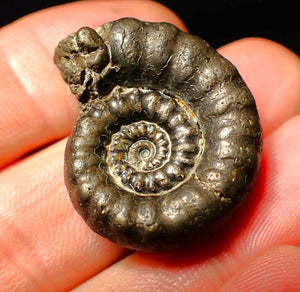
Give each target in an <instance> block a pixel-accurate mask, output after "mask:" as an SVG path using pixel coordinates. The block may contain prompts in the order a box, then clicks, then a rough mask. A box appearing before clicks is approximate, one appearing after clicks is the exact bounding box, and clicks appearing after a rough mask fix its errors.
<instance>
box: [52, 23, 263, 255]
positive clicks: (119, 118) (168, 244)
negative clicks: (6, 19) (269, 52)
mask: <svg viewBox="0 0 300 292" xmlns="http://www.w3.org/2000/svg"><path fill="white" fill-rule="evenodd" d="M55 62H56V64H57V66H58V67H59V69H60V70H61V72H62V77H63V78H64V80H65V81H66V82H67V83H68V84H69V85H70V89H71V91H72V92H73V93H74V94H75V95H76V96H77V98H78V100H79V103H80V110H81V111H80V116H79V118H78V121H77V123H76V125H75V126H74V128H73V131H72V133H71V135H70V138H69V141H68V145H67V147H66V152H65V181H66V185H67V188H68V191H69V194H70V197H71V200H72V203H73V204H74V206H75V208H76V210H77V211H78V212H79V214H80V215H81V216H82V217H83V218H84V219H85V220H86V222H87V224H88V225H89V226H90V227H91V228H92V229H93V230H94V231H95V232H97V233H99V234H100V235H102V236H104V237H106V238H108V239H110V240H112V241H114V242H116V243H118V244H121V245H123V246H126V247H130V248H134V249H139V250H144V251H158V250H166V249H170V248H178V247H182V246H185V245H187V244H190V243H192V242H197V241H200V240H201V239H203V238H205V237H207V236H208V235H209V234H210V233H212V232H213V231H215V230H217V229H218V228H219V227H220V226H222V225H223V224H224V222H225V221H226V220H227V219H228V218H229V217H230V215H231V214H232V213H233V212H234V211H235V210H236V209H237V207H238V206H239V205H241V203H242V202H243V201H244V199H245V198H246V195H247V193H248V192H249V190H250V188H251V186H252V184H253V182H254V179H255V177H256V174H257V171H258V168H259V165H260V157H261V128H260V124H259V117H258V113H257V109H256V105H255V101H254V98H253V96H252V94H251V92H250V91H249V89H248V88H247V86H246V85H245V83H244V81H243V80H242V78H241V76H240V75H239V73H238V71H237V70H236V68H235V67H234V66H233V65H232V64H231V63H230V62H229V61H228V60H226V59H225V58H223V57H222V56H221V55H219V54H218V53H217V52H216V51H215V50H214V49H213V48H211V47H210V46H209V45H208V44H207V43H206V42H205V41H204V40H202V39H201V38H199V37H197V36H193V35H190V34H187V33H184V32H182V31H180V30H179V29H177V28H176V27H175V26H173V25H171V24H168V23H151V22H142V21H140V20H137V19H133V18H124V19H120V20H117V21H113V22H109V23H106V24H104V25H103V26H101V27H99V28H97V29H96V30H93V29H91V28H87V27H83V28H81V29H80V30H79V31H78V32H76V33H73V34H70V35H69V36H68V37H67V38H66V39H64V40H62V41H61V42H60V43H59V45H58V47H57V48H56V51H55Z"/></svg>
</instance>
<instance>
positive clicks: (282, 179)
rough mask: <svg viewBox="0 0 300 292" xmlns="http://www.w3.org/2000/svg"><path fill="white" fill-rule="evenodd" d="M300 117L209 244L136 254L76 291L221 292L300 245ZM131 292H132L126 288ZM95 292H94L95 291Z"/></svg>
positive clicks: (273, 142) (268, 148)
mask: <svg viewBox="0 0 300 292" xmlns="http://www.w3.org/2000/svg"><path fill="white" fill-rule="evenodd" d="M299 143H300V116H297V117H295V118H293V119H292V120H290V121H288V122H286V123H285V124H284V125H283V126H282V127H280V128H279V129H278V130H276V131H275V132H274V133H273V134H271V135H270V136H269V137H268V138H267V139H266V143H265V150H264V159H263V164H262V169H261V172H260V174H259V177H258V180H257V181H256V183H255V185H254V188H253V190H252V192H251V194H250V195H249V198H248V200H247V201H246V202H245V204H244V205H243V206H242V208H241V209H240V210H239V212H237V213H236V214H235V216H234V217H233V218H232V220H230V222H229V223H228V224H227V225H226V226H225V227H224V228H223V230H220V231H219V233H217V234H216V235H215V236H213V237H212V238H211V239H210V240H207V241H205V242H203V243H201V244H199V245H198V246H196V247H194V248H192V249H190V250H184V251H181V250H180V251H174V252H170V253H162V254H155V255H153V254H150V255H149V254H144V253H139V252H138V253H134V254H132V255H130V256H128V257H126V258H125V259H123V260H121V261H119V262H118V263H116V264H115V265H113V266H110V267H109V268H108V269H106V270H104V271H103V272H101V273H100V274H99V275H97V276H95V277H94V278H92V279H90V280H89V281H87V282H86V283H84V284H82V285H81V286H79V287H78V290H77V292H81V291H97V290H95V289H94V287H105V288H106V290H104V291H128V290H130V291H199V290H202V291H217V290H218V289H219V288H220V287H221V286H222V285H223V284H224V283H225V282H226V281H228V279H230V278H231V277H232V276H234V275H235V274H236V273H238V272H239V271H240V270H241V269H242V268H243V267H244V266H245V265H247V264H249V263H250V262H251V261H252V260H253V259H254V258H256V257H257V256H259V255H260V254H261V253H262V252H264V251H266V250H268V249H270V248H272V247H274V246H276V245H281V244H291V245H298V244H299V243H300V225H299V224H300V214H299V210H300V193H299V191H298V190H299V189H300V181H299V178H298V170H299V168H300V157H299V155H298V152H299V146H298V145H299ZM128 287H130V288H128ZM93 289H94V290H93Z"/></svg>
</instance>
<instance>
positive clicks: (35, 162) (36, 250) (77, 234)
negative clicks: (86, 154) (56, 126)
mask: <svg viewBox="0 0 300 292" xmlns="http://www.w3.org/2000/svg"><path fill="white" fill-rule="evenodd" d="M64 147H65V141H62V142H59V143H57V144H54V145H52V146H50V147H49V148H46V149H45V150H43V151H40V152H39V153H38V154H35V155H33V156H30V157H28V158H27V159H25V160H23V161H21V162H19V163H18V164H16V165H14V166H11V167H9V168H7V169H6V170H4V171H2V173H1V176H0V194H1V196H0V218H1V219H0V262H1V264H0V287H1V291H46V290H47V291H50V290H51V291H67V290H69V289H71V288H72V287H74V286H76V285H78V284H79V283H80V282H81V281H84V280H85V279H87V278H89V277H90V276H91V275H93V273H96V272H99V271H100V270H102V269H104V268H105V267H107V266H109V265H110V264H111V263H112V262H114V261H116V260H118V259H119V258H120V257H122V256H124V254H126V251H125V250H124V249H122V248H121V247H118V246H116V245H114V244H113V243H110V242H108V241H107V240H105V239H103V238H102V237H100V236H98V235H96V234H94V233H93V232H92V231H91V230H90V229H89V228H88V227H87V226H86V225H85V223H84V222H83V220H82V219H81V218H80V217H79V215H77V213H76V212H75V210H74V208H73V207H72V206H71V203H70V200H69V198H68V195H67V192H66V189H65V186H64V182H63V151H64ZM49 283H51V289H49V290H48V288H49V286H48V285H49Z"/></svg>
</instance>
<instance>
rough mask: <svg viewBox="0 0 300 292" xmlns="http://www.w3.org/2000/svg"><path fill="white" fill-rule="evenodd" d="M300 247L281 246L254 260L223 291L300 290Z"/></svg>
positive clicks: (287, 291) (288, 291)
mask: <svg viewBox="0 0 300 292" xmlns="http://www.w3.org/2000/svg"><path fill="white" fill-rule="evenodd" d="M299 290H300V248H299V247H295V246H279V247H276V248H273V249H271V250H269V251H267V252H266V253H264V254H263V255H261V256H259V257H258V258H257V259H255V260H254V261H252V262H251V263H250V264H249V265H247V267H245V268H243V269H242V271H241V272H239V273H238V274H236V275H235V276H234V277H233V278H232V279H230V280H229V281H228V282H227V283H226V284H225V285H224V286H223V287H222V289H221V291H227V292H229V291H286V292H291V291H299Z"/></svg>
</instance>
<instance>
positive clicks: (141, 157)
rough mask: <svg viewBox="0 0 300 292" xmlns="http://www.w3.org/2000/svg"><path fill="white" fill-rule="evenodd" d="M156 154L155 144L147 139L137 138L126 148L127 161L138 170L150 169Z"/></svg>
mask: <svg viewBox="0 0 300 292" xmlns="http://www.w3.org/2000/svg"><path fill="white" fill-rule="evenodd" d="M155 155H156V146H155V144H154V143H153V142H152V141H149V140H138V141H137V142H135V143H133V144H132V145H131V146H130V147H129V150H128V162H129V164H131V165H132V166H134V167H135V168H136V169H137V170H139V171H148V170H152V169H153V167H154V166H157V164H156V165H154V164H153V163H152V161H153V159H154V158H155Z"/></svg>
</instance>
